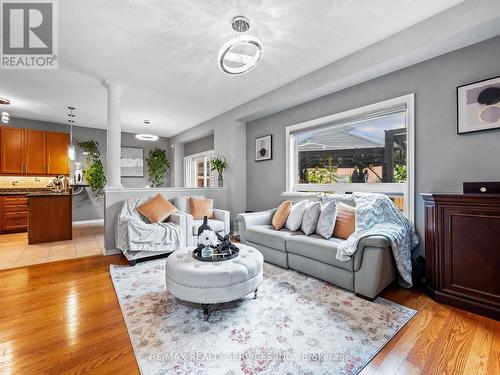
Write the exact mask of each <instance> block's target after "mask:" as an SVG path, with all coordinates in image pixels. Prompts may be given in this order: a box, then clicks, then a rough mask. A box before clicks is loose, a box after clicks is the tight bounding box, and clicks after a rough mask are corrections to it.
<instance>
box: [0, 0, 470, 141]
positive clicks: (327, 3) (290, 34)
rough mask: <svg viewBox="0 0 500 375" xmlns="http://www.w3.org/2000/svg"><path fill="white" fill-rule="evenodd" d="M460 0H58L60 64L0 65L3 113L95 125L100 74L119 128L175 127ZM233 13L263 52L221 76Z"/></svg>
mask: <svg viewBox="0 0 500 375" xmlns="http://www.w3.org/2000/svg"><path fill="white" fill-rule="evenodd" d="M461 2H462V0H439V1H436V0H418V1H417V0H398V1H394V0H314V1H311V0H252V1H243V0H239V1H237V0H153V1H151V0H150V1H147V0H109V1H102V0H85V1H81V0H64V1H59V23H60V30H59V32H60V36H59V69H58V70H53V71H50V70H43V71H42V70H33V71H27V70H18V71H13V70H2V71H0V97H6V98H8V99H11V100H12V105H11V106H10V108H9V112H10V114H11V117H21V118H28V119H37V120H44V121H53V122H60V123H65V121H66V113H67V111H66V106H68V105H74V106H76V107H77V115H78V117H77V125H81V126H89V127H96V128H104V127H105V126H106V90H105V88H104V86H103V85H102V80H103V79H108V80H110V81H114V82H116V83H119V84H120V85H122V87H123V93H122V120H123V130H125V131H130V132H139V131H147V132H150V133H155V134H157V135H162V136H173V135H175V134H178V133H180V132H182V131H184V130H186V129H188V128H190V127H192V126H195V125H197V124H199V123H201V122H203V121H205V120H208V119H210V118H213V117H215V116H217V115H219V114H221V113H223V112H225V111H227V110H230V109H232V108H234V107H236V106H238V105H240V104H243V103H245V102H247V101H249V100H251V99H254V98H256V97H258V96H260V95H262V94H264V93H267V92H269V91H271V90H274V89H276V88H278V87H280V86H282V85H284V84H286V83H288V82H291V81H293V80H295V79H297V78H299V77H301V76H303V75H305V74H307V73H309V72H312V71H314V70H316V69H319V68H320V67H323V66H325V65H327V64H329V63H332V62H334V61H336V60H338V59H340V58H342V57H345V56H347V55H349V54H351V53H353V52H355V51H358V50H360V49H362V48H364V47H366V46H368V45H370V44H373V43H375V42H377V41H379V40H382V39H384V38H386V37H388V36H390V35H392V34H395V33H397V32H399V31H401V30H403V29H406V28H408V27H409V26H411V25H414V24H416V23H418V22H420V21H423V20H425V19H427V18H429V17H431V16H433V15H435V14H437V13H439V12H442V11H443V10H445V9H447V8H449V7H452V6H454V5H457V4H459V3H461ZM312 5H314V6H312ZM240 14H242V15H245V16H246V17H248V18H249V19H250V21H251V28H250V30H249V32H248V33H249V34H252V35H255V36H256V37H258V38H259V39H260V40H261V41H262V43H263V47H264V57H263V59H262V61H261V63H260V64H259V65H258V66H257V67H256V68H255V69H253V70H252V71H251V72H249V73H248V74H246V75H242V76H228V75H225V74H224V73H222V72H221V71H220V70H219V68H218V66H217V61H216V59H217V52H218V50H219V48H220V47H221V46H222V45H223V44H224V43H225V42H226V41H227V40H229V39H230V38H232V37H234V36H235V32H234V31H233V30H232V29H231V26H230V22H231V19H232V17H234V16H236V15H240ZM144 119H150V120H151V125H149V126H147V127H146V126H144V125H143V124H142V121H143V120H144Z"/></svg>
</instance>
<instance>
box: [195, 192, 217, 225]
mask: <svg viewBox="0 0 500 375" xmlns="http://www.w3.org/2000/svg"><path fill="white" fill-rule="evenodd" d="M213 207H214V200H213V199H201V198H193V197H190V198H189V208H190V209H191V215H192V216H193V219H194V220H200V219H203V216H207V217H208V218H209V219H213V218H214V211H213Z"/></svg>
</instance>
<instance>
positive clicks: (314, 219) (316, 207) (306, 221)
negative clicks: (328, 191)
mask: <svg viewBox="0 0 500 375" xmlns="http://www.w3.org/2000/svg"><path fill="white" fill-rule="evenodd" d="M320 212H321V203H320V202H310V203H309V204H308V205H307V209H306V212H305V213H304V218H303V219H302V225H301V227H300V229H301V230H302V232H304V234H306V235H308V236H309V235H310V234H313V233H314V231H315V230H316V224H318V218H319V214H320Z"/></svg>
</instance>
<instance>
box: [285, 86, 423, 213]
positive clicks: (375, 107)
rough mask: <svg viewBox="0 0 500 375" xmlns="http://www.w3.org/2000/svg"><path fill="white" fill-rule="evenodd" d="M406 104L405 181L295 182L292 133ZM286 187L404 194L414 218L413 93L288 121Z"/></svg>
mask: <svg viewBox="0 0 500 375" xmlns="http://www.w3.org/2000/svg"><path fill="white" fill-rule="evenodd" d="M402 104H405V106H406V129H407V147H408V154H407V165H408V174H407V176H406V184H398V183H392V184H391V183H366V184H356V183H354V184H345V183H337V184H299V183H296V182H295V181H296V179H295V173H296V171H297V168H296V167H297V158H296V155H297V153H296V152H295V145H294V144H293V142H292V140H293V138H292V135H293V134H294V133H296V132H298V131H302V130H306V129H308V128H313V127H317V126H319V125H321V124H323V123H327V122H334V121H342V120H345V119H348V118H351V117H355V116H361V115H363V114H366V113H370V112H377V111H381V110H384V109H390V108H393V107H397V106H398V105H402ZM286 190H287V192H296V191H335V192H338V193H345V192H352V191H370V192H379V193H385V194H396V195H405V198H406V199H405V214H406V216H407V217H408V218H409V219H410V220H411V221H412V222H413V221H414V217H415V94H413V93H411V94H408V95H404V96H400V97H397V98H394V99H389V100H385V101H382V102H379V103H374V104H370V105H366V106H364V107H360V108H355V109H352V110H348V111H344V112H340V113H336V114H333V115H330V116H326V117H321V118H318V119H314V120H310V121H306V122H302V123H300V124H296V125H291V126H288V127H287V128H286Z"/></svg>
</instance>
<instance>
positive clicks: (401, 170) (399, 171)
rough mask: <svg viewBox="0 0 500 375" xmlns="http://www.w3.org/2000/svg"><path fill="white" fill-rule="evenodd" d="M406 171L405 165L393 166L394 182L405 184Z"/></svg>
mask: <svg viewBox="0 0 500 375" xmlns="http://www.w3.org/2000/svg"><path fill="white" fill-rule="evenodd" d="M406 175H407V169H406V165H400V164H396V165H395V166H394V182H397V183H402V182H406Z"/></svg>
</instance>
